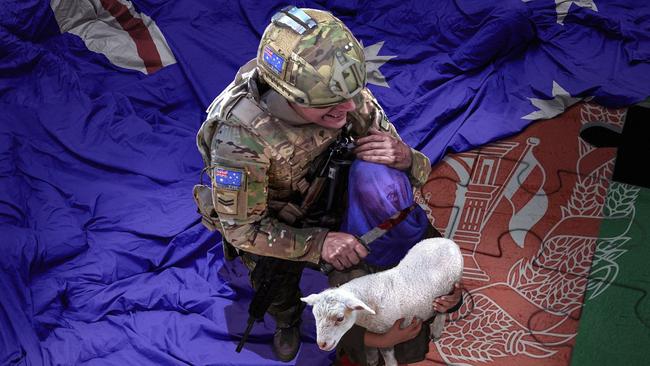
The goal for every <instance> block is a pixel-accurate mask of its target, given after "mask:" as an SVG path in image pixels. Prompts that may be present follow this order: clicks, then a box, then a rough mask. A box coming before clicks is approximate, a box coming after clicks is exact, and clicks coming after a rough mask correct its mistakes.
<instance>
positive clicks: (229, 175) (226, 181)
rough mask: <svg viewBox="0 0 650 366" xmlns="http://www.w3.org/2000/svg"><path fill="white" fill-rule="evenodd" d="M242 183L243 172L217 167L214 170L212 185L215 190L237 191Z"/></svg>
mask: <svg viewBox="0 0 650 366" xmlns="http://www.w3.org/2000/svg"><path fill="white" fill-rule="evenodd" d="M243 182H244V171H243V170H239V169H232V168H221V167H217V168H215V169H214V183H215V185H216V186H217V188H223V189H229V190H233V191H238V190H240V189H241V188H242V184H243Z"/></svg>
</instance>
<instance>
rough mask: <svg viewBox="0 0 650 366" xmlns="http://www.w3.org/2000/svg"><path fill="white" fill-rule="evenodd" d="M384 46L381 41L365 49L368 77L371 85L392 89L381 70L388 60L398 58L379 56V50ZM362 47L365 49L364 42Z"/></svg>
mask: <svg viewBox="0 0 650 366" xmlns="http://www.w3.org/2000/svg"><path fill="white" fill-rule="evenodd" d="M383 45H384V41H381V42H377V43H375V44H373V45H372V46H368V47H365V48H364V49H363V54H364V56H365V57H366V74H367V75H368V83H369V84H375V85H379V86H383V87H386V88H390V86H389V85H388V83H387V82H386V78H385V77H384V75H383V74H382V73H381V71H379V68H380V67H381V66H382V65H383V64H385V63H386V62H387V61H388V60H390V59H391V58H395V57H397V56H379V55H378V54H379V50H381V47H382V46H383ZM361 46H362V47H363V42H361Z"/></svg>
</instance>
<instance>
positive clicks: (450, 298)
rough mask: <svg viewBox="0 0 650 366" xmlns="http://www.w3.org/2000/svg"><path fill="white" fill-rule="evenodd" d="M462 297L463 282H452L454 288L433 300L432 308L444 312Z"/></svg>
mask: <svg viewBox="0 0 650 366" xmlns="http://www.w3.org/2000/svg"><path fill="white" fill-rule="evenodd" d="M461 297H463V283H462V282H456V283H454V288H453V289H452V290H451V292H450V293H449V294H447V295H444V296H440V297H438V298H436V299H435V300H433V310H435V311H437V312H439V313H446V312H447V311H448V310H449V309H451V308H453V307H454V306H456V304H458V302H459V301H460V298H461Z"/></svg>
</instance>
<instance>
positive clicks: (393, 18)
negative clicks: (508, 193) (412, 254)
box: [0, 0, 650, 365]
mask: <svg viewBox="0 0 650 366" xmlns="http://www.w3.org/2000/svg"><path fill="white" fill-rule="evenodd" d="M292 3H294V4H296V5H298V6H303V7H314V8H321V9H329V10H331V11H333V12H334V14H335V15H337V16H339V17H340V18H341V19H343V20H344V22H345V23H346V24H347V25H348V26H349V27H350V28H351V29H352V31H353V32H354V33H355V35H357V36H358V38H359V39H360V40H362V41H363V43H364V45H365V46H370V45H374V44H376V43H377V42H384V44H383V47H382V48H381V50H380V52H379V53H380V55H395V56H396V57H395V58H394V59H392V60H390V61H389V62H387V63H386V64H385V65H383V66H381V68H380V71H381V72H382V73H383V75H384V76H385V77H386V80H387V82H388V85H389V86H390V88H384V87H377V86H370V88H371V89H372V90H373V92H375V94H376V96H377V97H378V99H379V100H380V102H381V103H382V105H383V106H384V107H385V109H386V112H387V114H388V115H389V116H390V117H391V120H392V122H393V123H394V124H395V125H396V127H397V128H398V130H399V132H400V133H401V135H402V137H403V138H404V139H405V140H406V141H407V142H408V143H409V144H411V145H412V146H415V147H417V148H419V149H421V150H422V151H423V152H424V153H426V154H427V155H428V156H429V157H430V158H431V159H432V162H436V161H438V160H440V158H441V157H442V156H443V155H444V154H445V153H446V152H449V151H464V150H467V149H470V148H472V147H475V146H478V145H481V144H485V143H487V142H490V141H494V140H496V139H499V138H501V137H504V136H508V135H511V134H514V133H517V132H518V131H521V130H522V129H523V128H524V127H525V126H526V125H528V124H529V123H531V122H532V119H525V118H522V117H524V116H527V115H529V114H531V113H534V112H535V111H537V110H538V106H537V105H534V104H533V102H532V101H531V99H530V98H535V100H545V101H550V100H555V101H557V102H556V103H551V102H547V103H546V104H544V103H541V102H537V104H538V105H542V106H544V108H542V109H544V110H546V111H551V112H553V113H560V112H561V111H562V110H563V108H565V107H566V103H565V102H567V101H568V103H574V102H575V101H577V100H580V99H582V98H591V97H593V98H594V101H596V102H598V103H600V104H603V105H607V106H614V107H616V106H624V105H628V104H630V103H634V102H637V101H639V100H642V99H643V98H645V97H647V96H648V95H649V94H650V90H649V88H650V64H649V63H648V60H649V59H650V43H649V41H648V38H649V37H650V5H649V3H648V2H646V1H644V0H637V1H627V0H612V1H598V0H595V3H596V4H597V8H598V11H594V10H593V9H591V8H588V7H582V6H578V5H577V4H572V5H571V6H570V7H569V9H568V15H567V16H566V17H565V18H564V19H563V24H559V23H558V22H557V20H558V16H557V8H556V4H555V1H553V0H535V1H529V2H522V1H519V0H509V1H499V2H494V1H492V2H486V1H482V0H456V1H453V0H444V1H435V2H423V1H415V0H413V1H389V0H375V1H361V0H359V1H297V2H292ZM133 4H134V5H135V8H136V9H137V10H138V11H139V12H141V13H144V14H147V15H148V16H150V17H151V18H152V19H153V20H154V21H155V22H156V23H157V25H158V27H159V28H160V30H161V31H162V33H163V34H164V36H165V38H166V39H167V42H168V43H169V45H170V48H171V50H172V52H173V55H174V57H175V58H176V60H177V63H175V64H172V65H170V66H167V67H164V68H162V69H160V70H159V71H157V72H155V73H153V74H150V75H145V74H143V73H141V72H138V71H134V70H128V69H124V68H122V67H119V66H115V65H114V64H112V63H111V62H109V60H108V59H107V58H106V57H105V56H104V55H102V54H99V53H95V52H92V51H90V50H89V49H88V48H87V47H86V45H85V44H84V42H83V41H82V40H81V39H80V38H79V37H77V36H75V35H73V34H70V33H63V34H61V32H60V30H59V26H58V25H57V23H56V20H55V18H54V16H53V13H52V10H51V8H50V5H49V2H47V1H36V0H24V1H4V2H3V3H2V5H1V6H0V253H1V255H0V364H10V365H41V364H45V365H50V364H52V365H54V364H56V365H73V364H74V365H80V364H83V365H145V364H147V365H150V364H158V365H188V364H192V365H201V364H211V365H272V364H281V363H280V362H278V361H275V360H274V357H273V356H272V353H271V348H270V342H271V337H272V332H273V329H274V325H273V322H272V321H271V320H270V319H269V318H267V319H266V321H265V322H264V323H260V324H257V325H256V326H255V328H254V331H253V333H252V336H251V337H250V338H249V342H248V344H247V345H246V348H245V349H244V351H243V352H242V353H241V354H236V353H235V351H234V350H235V345H236V341H237V340H238V336H239V335H240V334H241V332H242V331H243V329H244V323H245V318H246V309H247V305H248V300H249V299H250V296H251V292H250V289H249V286H248V283H247V281H248V280H247V278H246V271H245V270H244V268H243V267H242V266H241V265H240V264H239V263H238V262H233V263H224V260H223V255H222V250H221V244H220V237H219V235H218V234H217V233H210V232H208V231H207V230H206V229H204V228H203V227H202V226H201V224H200V220H199V215H198V214H197V213H196V208H195V206H194V202H193V201H192V198H191V188H192V186H193V185H194V184H195V183H197V182H198V180H199V174H200V171H201V168H202V161H201V158H200V155H199V153H198V151H197V150H196V147H195V141H194V139H195V134H196V132H197V130H198V128H199V126H200V124H201V122H202V120H203V118H204V110H205V108H206V107H207V106H208V105H209V103H210V101H211V100H212V99H213V98H214V97H215V96H216V95H217V93H218V92H219V91H221V90H222V89H223V88H224V87H225V86H226V85H227V83H229V82H230V80H231V79H232V78H233V76H234V74H235V72H236V70H237V68H238V67H239V66H240V65H242V64H243V63H244V62H246V61H247V60H249V59H251V58H253V57H254V56H255V52H256V48H257V42H258V40H259V37H260V35H261V33H262V32H263V29H264V27H265V26H266V24H267V23H268V21H269V19H270V18H271V15H272V14H273V13H274V12H275V11H277V10H278V9H279V8H281V7H282V6H284V5H286V4H287V2H279V1H265V2H262V3H260V2H256V1H253V0H240V1H209V0H177V1H171V0H167V1H163V0H149V1H148V0H133ZM554 82H555V83H557V84H558V85H560V86H561V87H562V88H563V90H565V91H566V92H568V93H569V94H570V95H569V96H568V97H567V96H565V97H564V98H556V97H557V96H558V95H560V94H561V93H560V94H558V93H555V94H556V95H554V93H553V84H554ZM560 96H561V95H560ZM549 113H550V112H549ZM542 115H543V114H542ZM302 286H303V290H304V293H310V292H314V291H318V290H319V289H321V288H323V287H324V286H325V279H324V277H323V276H322V275H320V274H318V273H315V272H311V271H308V272H307V274H306V275H305V277H304V279H303V283H302ZM304 320H305V321H304V322H303V345H302V348H301V350H300V353H299V355H298V357H297V358H296V360H294V361H292V363H290V364H298V365H301V364H303V365H304V364H307V363H309V364H310V365H317V364H318V365H326V364H328V363H329V361H328V357H330V355H328V354H327V353H325V352H322V351H320V350H318V349H317V347H316V346H315V345H314V338H315V334H314V332H315V330H314V325H313V317H312V315H311V314H310V313H309V312H305V314H304ZM233 336H234V338H233Z"/></svg>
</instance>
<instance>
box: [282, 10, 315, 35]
mask: <svg viewBox="0 0 650 366" xmlns="http://www.w3.org/2000/svg"><path fill="white" fill-rule="evenodd" d="M271 21H272V22H273V23H274V24H276V25H279V26H284V27H288V28H291V29H292V30H293V31H294V32H296V33H298V34H300V35H302V34H304V33H307V32H308V31H311V30H312V29H314V28H316V21H314V19H312V18H311V17H310V16H309V15H307V13H305V12H304V11H303V10H302V9H299V8H297V7H295V6H293V5H289V6H286V7H284V8H282V10H280V11H279V12H277V13H275V15H273V17H272V18H271Z"/></svg>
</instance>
